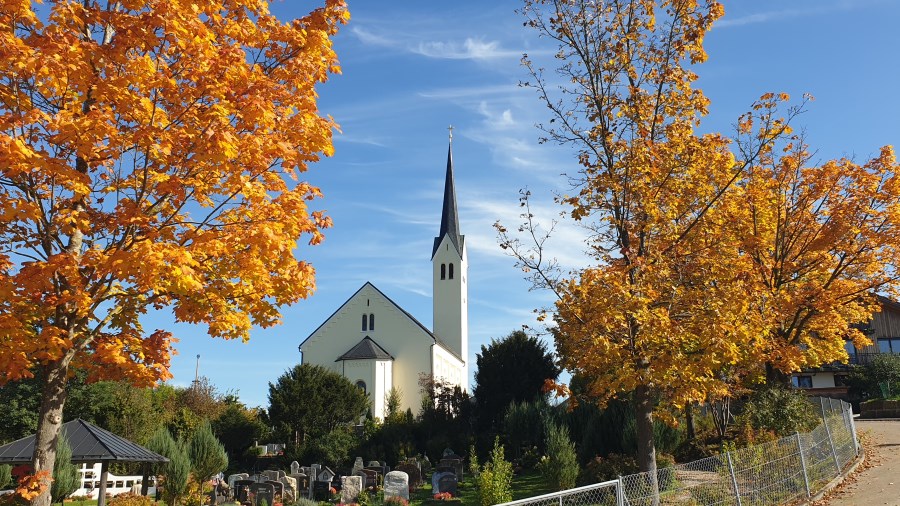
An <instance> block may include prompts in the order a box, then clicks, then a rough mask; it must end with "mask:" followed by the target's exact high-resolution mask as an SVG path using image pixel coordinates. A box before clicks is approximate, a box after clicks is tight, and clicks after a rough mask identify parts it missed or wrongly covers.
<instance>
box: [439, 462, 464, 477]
mask: <svg viewBox="0 0 900 506" xmlns="http://www.w3.org/2000/svg"><path fill="white" fill-rule="evenodd" d="M441 464H442V465H447V466H449V467H452V468H453V472H455V473H456V478H457V479H460V480H461V479H462V478H463V461H462V459H457V458H446V459H443V460H441Z"/></svg>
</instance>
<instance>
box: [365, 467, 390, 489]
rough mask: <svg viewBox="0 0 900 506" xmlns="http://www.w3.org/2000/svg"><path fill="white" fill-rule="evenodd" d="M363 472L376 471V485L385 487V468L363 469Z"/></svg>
mask: <svg viewBox="0 0 900 506" xmlns="http://www.w3.org/2000/svg"><path fill="white" fill-rule="evenodd" d="M363 470H364V471H365V470H369V471H375V484H376V485H383V484H384V474H385V473H384V468H383V467H381V466H369V467H366V468H363Z"/></svg>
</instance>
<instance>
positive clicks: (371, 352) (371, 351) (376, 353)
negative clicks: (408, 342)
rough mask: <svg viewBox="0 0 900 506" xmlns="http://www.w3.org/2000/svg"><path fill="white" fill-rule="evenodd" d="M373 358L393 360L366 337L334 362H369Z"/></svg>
mask: <svg viewBox="0 0 900 506" xmlns="http://www.w3.org/2000/svg"><path fill="white" fill-rule="evenodd" d="M373 358H374V359H376V360H394V357H392V356H391V354H390V353H388V352H387V351H385V349H384V348H382V347H381V346H380V345H379V344H378V343H376V342H375V341H374V340H373V339H372V338H371V337H369V336H366V337H364V338H363V339H362V341H360V342H359V343H357V344H356V346H354V347H353V348H350V351H348V352H347V353H344V354H343V355H341V356H340V357H338V359H337V360H335V362H340V361H341V360H369V359H373Z"/></svg>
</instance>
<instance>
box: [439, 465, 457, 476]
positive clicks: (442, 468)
mask: <svg viewBox="0 0 900 506" xmlns="http://www.w3.org/2000/svg"><path fill="white" fill-rule="evenodd" d="M434 472H435V473H451V474H456V468H455V467H453V466H437V467H435V468H434Z"/></svg>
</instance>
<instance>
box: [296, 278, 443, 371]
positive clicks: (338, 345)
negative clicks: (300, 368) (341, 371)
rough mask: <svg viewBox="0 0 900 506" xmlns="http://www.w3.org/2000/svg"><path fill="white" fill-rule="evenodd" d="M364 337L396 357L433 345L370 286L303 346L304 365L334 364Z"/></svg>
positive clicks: (427, 334)
mask: <svg viewBox="0 0 900 506" xmlns="http://www.w3.org/2000/svg"><path fill="white" fill-rule="evenodd" d="M365 337H369V338H370V339H371V340H373V341H374V342H375V343H377V346H379V348H382V349H383V350H385V352H386V353H388V354H389V355H391V356H394V357H396V353H397V350H396V348H397V347H409V346H414V347H417V348H418V347H421V346H431V345H432V344H434V337H433V335H432V334H431V332H429V331H428V329H427V328H425V326H424V325H422V324H421V323H420V322H419V321H418V320H416V319H415V318H413V317H412V315H410V314H409V313H408V312H406V311H404V310H403V309H402V308H400V307H399V306H398V305H397V304H396V303H395V302H394V301H392V300H391V299H390V298H388V297H387V296H386V295H384V293H382V292H381V291H380V290H378V288H376V287H375V285H373V284H372V283H368V282H367V283H366V284H364V285H363V286H362V287H361V288H360V289H359V290H357V291H356V293H354V294H353V295H352V296H351V297H350V298H349V299H347V301H346V302H345V303H344V304H343V305H341V307H339V308H338V309H337V311H335V312H334V313H333V314H332V315H331V316H329V317H328V319H326V320H325V321H324V322H323V323H322V325H320V326H319V327H318V328H317V329H316V330H314V331H313V332H312V334H310V335H309V337H307V338H306V339H305V340H304V341H303V342H302V343H301V344H300V351H301V352H302V353H303V362H306V363H316V364H322V365H326V364H327V363H331V362H334V361H335V360H336V359H338V358H339V357H340V356H342V355H343V354H345V353H346V352H348V350H350V349H351V348H352V347H354V346H356V345H357V344H362V342H361V340H363V338H365ZM328 366H329V367H332V365H331V364H329V365H328Z"/></svg>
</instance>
